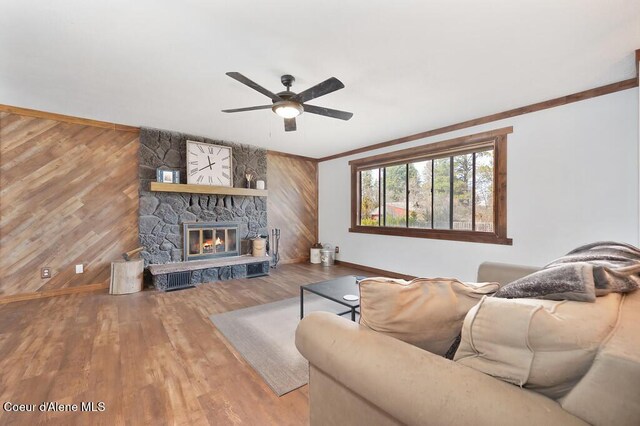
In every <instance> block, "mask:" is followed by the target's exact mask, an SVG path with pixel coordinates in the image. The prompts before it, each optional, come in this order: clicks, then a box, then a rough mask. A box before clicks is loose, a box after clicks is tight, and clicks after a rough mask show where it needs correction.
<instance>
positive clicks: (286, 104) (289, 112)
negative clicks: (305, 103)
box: [271, 101, 304, 118]
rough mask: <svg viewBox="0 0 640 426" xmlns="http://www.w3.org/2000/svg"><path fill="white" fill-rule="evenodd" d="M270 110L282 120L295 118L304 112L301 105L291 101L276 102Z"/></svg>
mask: <svg viewBox="0 0 640 426" xmlns="http://www.w3.org/2000/svg"><path fill="white" fill-rule="evenodd" d="M271 109H272V110H273V112H275V113H276V114H277V115H279V116H280V117H282V118H295V117H297V116H299V115H300V114H302V112H303V111H304V108H303V107H302V105H300V104H299V103H298V102H293V101H281V102H276V103H275V104H273V106H272V107H271Z"/></svg>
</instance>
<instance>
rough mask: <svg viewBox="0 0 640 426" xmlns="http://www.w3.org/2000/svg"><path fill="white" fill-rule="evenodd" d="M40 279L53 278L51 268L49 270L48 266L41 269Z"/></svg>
mask: <svg viewBox="0 0 640 426" xmlns="http://www.w3.org/2000/svg"><path fill="white" fill-rule="evenodd" d="M40 278H42V279H46V278H51V268H49V267H48V266H45V267H44V268H41V269H40Z"/></svg>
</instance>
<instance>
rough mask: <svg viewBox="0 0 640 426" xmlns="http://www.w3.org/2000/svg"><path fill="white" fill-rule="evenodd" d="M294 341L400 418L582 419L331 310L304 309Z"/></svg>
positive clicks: (435, 421)
mask: <svg viewBox="0 0 640 426" xmlns="http://www.w3.org/2000/svg"><path fill="white" fill-rule="evenodd" d="M296 346H297V347H298V350H299V351H300V353H302V355H303V356H304V357H305V358H307V359H308V360H309V363H311V364H312V365H313V366H314V367H316V368H318V369H319V370H321V371H322V372H324V373H325V374H327V375H329V376H331V377H332V378H333V379H335V380H336V381H338V382H339V383H340V384H342V385H343V386H344V387H346V388H348V389H349V390H350V391H352V392H354V393H356V394H358V395H359V396H361V397H362V398H364V399H366V400H367V401H369V402H370V403H372V404H374V405H375V406H377V407H378V408H380V409H381V410H383V411H384V412H386V413H388V414H389V415H391V416H392V417H394V418H396V419H397V420H399V421H400V422H402V423H405V424H430V425H456V424H476V425H485V424H486V425H489V424H490V425H501V424H504V425H513V424H515V423H517V424H518V425H519V426H524V425H540V424H563V425H585V424H586V423H584V422H583V421H582V420H580V419H578V418H577V417H574V416H572V415H571V414H569V413H568V412H566V411H564V410H563V409H562V408H561V407H560V406H559V405H558V404H557V403H556V402H555V401H553V400H551V399H548V398H546V397H545V396H543V395H540V394H537V393H534V392H531V391H528V390H525V389H521V388H519V387H517V386H514V385H511V384H508V383H505V382H502V381H500V380H498V379H494V378H493V377H490V376H487V375H485V374H483V373H480V372H478V371H475V370H473V369H471V368H468V367H465V366H463V365H459V364H457V363H455V362H453V361H450V360H447V359H445V358H442V357H440V356H438V355H434V354H432V353H429V352H426V351H424V350H422V349H419V348H417V347H415V346H412V345H409V344H407V343H404V342H402V341H400V340H397V339H394V338H392V337H389V336H385V335H382V334H379V333H376V332H374V331H371V330H369V329H366V328H364V327H361V326H360V325H358V324H356V323H354V322H351V321H348V320H345V319H343V318H340V317H338V316H337V315H334V314H330V313H326V312H315V313H311V314H309V315H308V316H306V317H305V318H304V319H303V320H302V321H301V322H300V324H299V325H298V328H297V330H296ZM311 386H313V384H311Z"/></svg>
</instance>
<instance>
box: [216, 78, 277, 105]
mask: <svg viewBox="0 0 640 426" xmlns="http://www.w3.org/2000/svg"><path fill="white" fill-rule="evenodd" d="M227 75H228V76H229V77H231V78H233V79H234V80H237V81H239V82H240V83H242V84H245V85H247V86H249V87H251V88H252V89H253V90H255V91H257V92H260V93H262V94H263V95H265V96H268V97H269V98H271V99H272V100H274V101H276V102H278V101H281V100H282V98H281V97H280V96H278V95H276V94H275V93H272V92H270V91H268V90H267V89H265V88H264V87H262V86H260V85H259V84H258V83H256V82H255V81H253V80H249V79H248V78H247V77H245V76H244V75H242V74H240V73H239V72H228V73H227Z"/></svg>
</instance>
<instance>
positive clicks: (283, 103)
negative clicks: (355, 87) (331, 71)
mask: <svg viewBox="0 0 640 426" xmlns="http://www.w3.org/2000/svg"><path fill="white" fill-rule="evenodd" d="M227 75H228V76H229V77H231V78H233V79H234V80H238V81H239V82H240V83H242V84H245V85H247V86H249V87H251V88H252V89H253V90H256V91H258V92H260V93H262V94H263V95H265V96H268V97H269V98H271V101H272V102H273V103H272V104H271V105H260V106H253V107H247V108H236V109H223V110H222V112H243V111H255V110H258V109H271V110H272V111H273V112H275V113H276V114H278V115H279V116H280V117H282V118H284V130H285V131H286V132H292V131H294V130H296V117H297V116H299V115H300V114H302V113H303V112H310V113H311V114H318V115H324V116H326V117H331V118H338V119H340V120H348V119H350V118H351V117H352V116H353V113H351V112H345V111H339V110H336V109H331V108H324V107H319V106H314V105H308V104H306V103H305V102H308V101H310V100H312V99H315V98H319V97H320V96H324V95H326V94H329V93H331V92H335V91H336V90H340V89H343V88H344V84H342V82H341V81H340V80H338V79H337V78H335V77H331V78H329V79H327V80H325V81H323V82H322V83H320V84H316V85H315V86H313V87H311V88H309V89H307V90H305V91H302V92H300V93H294V92H292V91H291V85H292V84H293V82H294V81H295V78H293V76H292V75H288V74H286V75H283V76H282V77H281V78H280V81H281V82H282V84H283V85H284V87H286V90H285V91H283V92H280V93H272V92H270V91H268V90H267V89H265V88H264V87H262V86H260V85H259V84H258V83H256V82H254V81H251V80H249V79H248V78H247V77H245V76H244V75H242V74H240V73H239V72H228V73H227Z"/></svg>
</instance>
